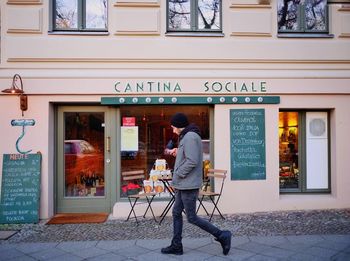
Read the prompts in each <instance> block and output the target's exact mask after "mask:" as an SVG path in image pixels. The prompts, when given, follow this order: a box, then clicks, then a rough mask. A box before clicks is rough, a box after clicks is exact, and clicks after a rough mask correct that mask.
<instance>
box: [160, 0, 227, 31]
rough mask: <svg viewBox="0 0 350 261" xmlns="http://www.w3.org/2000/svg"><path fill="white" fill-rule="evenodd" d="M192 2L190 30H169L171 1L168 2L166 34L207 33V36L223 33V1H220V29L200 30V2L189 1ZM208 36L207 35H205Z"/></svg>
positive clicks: (196, 0) (195, 0)
mask: <svg viewBox="0 0 350 261" xmlns="http://www.w3.org/2000/svg"><path fill="white" fill-rule="evenodd" d="M189 1H190V10H191V11H190V15H191V26H190V27H191V28H190V29H170V28H169V0H167V1H166V32H167V33H205V34H218V33H222V0H220V7H219V15H220V17H219V20H220V28H219V29H199V28H198V17H199V11H198V1H199V0H189ZM205 36H207V35H205Z"/></svg>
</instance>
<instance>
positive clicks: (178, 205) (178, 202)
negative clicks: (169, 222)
mask: <svg viewBox="0 0 350 261" xmlns="http://www.w3.org/2000/svg"><path fill="white" fill-rule="evenodd" d="M197 198H198V189H191V190H176V192H175V203H174V206H173V212H172V213H173V226H174V235H173V240H172V244H173V245H175V246H178V245H180V244H181V240H182V227H183V220H182V211H183V210H184V209H185V212H186V216H187V220H188V222H189V223H191V224H193V225H196V226H198V227H200V228H201V229H203V230H205V231H207V232H208V233H210V234H212V235H213V236H214V237H216V238H218V237H219V236H220V234H221V232H222V231H221V230H220V229H218V228H217V227H216V226H214V225H213V224H212V223H210V222H208V221H206V220H205V219H202V218H200V217H198V216H197V214H196V202H197Z"/></svg>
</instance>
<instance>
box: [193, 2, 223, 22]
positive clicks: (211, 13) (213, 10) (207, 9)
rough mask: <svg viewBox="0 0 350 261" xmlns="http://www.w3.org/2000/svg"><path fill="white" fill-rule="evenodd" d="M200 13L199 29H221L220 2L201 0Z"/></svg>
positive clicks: (199, 4) (199, 3)
mask: <svg viewBox="0 0 350 261" xmlns="http://www.w3.org/2000/svg"><path fill="white" fill-rule="evenodd" d="M198 12H199V15H198V28H199V29H220V13H219V12H220V0H199V1H198Z"/></svg>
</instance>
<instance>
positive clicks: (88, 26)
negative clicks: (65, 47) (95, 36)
mask: <svg viewBox="0 0 350 261" xmlns="http://www.w3.org/2000/svg"><path fill="white" fill-rule="evenodd" d="M53 3H54V10H53V11H54V29H55V30H105V29H106V28H107V0H54V1H53Z"/></svg>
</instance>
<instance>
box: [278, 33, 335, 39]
mask: <svg viewBox="0 0 350 261" xmlns="http://www.w3.org/2000/svg"><path fill="white" fill-rule="evenodd" d="M277 37H278V38H334V35H333V34H308V33H296V34H291V33H279V34H277Z"/></svg>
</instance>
